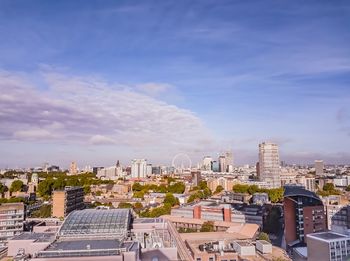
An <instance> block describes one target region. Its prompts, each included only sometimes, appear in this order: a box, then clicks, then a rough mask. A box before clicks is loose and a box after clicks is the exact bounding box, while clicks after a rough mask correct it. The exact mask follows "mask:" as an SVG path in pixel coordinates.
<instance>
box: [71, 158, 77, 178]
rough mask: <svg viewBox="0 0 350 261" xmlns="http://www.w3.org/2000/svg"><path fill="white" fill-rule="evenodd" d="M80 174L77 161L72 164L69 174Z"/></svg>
mask: <svg viewBox="0 0 350 261" xmlns="http://www.w3.org/2000/svg"><path fill="white" fill-rule="evenodd" d="M77 173H78V167H77V163H76V162H75V161H73V162H71V164H70V166H69V174H70V175H76V174H77Z"/></svg>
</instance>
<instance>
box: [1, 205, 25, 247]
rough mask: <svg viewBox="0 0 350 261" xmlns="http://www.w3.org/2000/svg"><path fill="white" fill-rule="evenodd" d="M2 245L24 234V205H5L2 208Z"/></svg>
mask: <svg viewBox="0 0 350 261" xmlns="http://www.w3.org/2000/svg"><path fill="white" fill-rule="evenodd" d="M0 219H1V230H0V244H1V245H4V244H6V243H7V240H8V239H10V238H12V237H14V236H16V235H19V234H22V233H23V222H24V205H23V203H4V204H1V206H0Z"/></svg>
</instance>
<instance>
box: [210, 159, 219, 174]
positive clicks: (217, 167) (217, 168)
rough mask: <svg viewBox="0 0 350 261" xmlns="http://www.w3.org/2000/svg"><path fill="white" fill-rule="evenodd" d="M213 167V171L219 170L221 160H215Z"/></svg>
mask: <svg viewBox="0 0 350 261" xmlns="http://www.w3.org/2000/svg"><path fill="white" fill-rule="evenodd" d="M211 169H212V171H213V172H219V162H217V161H216V160H214V161H213V162H212V164H211Z"/></svg>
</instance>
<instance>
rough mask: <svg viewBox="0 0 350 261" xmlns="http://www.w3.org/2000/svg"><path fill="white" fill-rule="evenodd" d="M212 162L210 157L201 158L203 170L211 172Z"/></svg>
mask: <svg viewBox="0 0 350 261" xmlns="http://www.w3.org/2000/svg"><path fill="white" fill-rule="evenodd" d="M212 161H213V159H212V158H211V157H210V156H205V157H204V158H203V164H202V167H203V170H211V162H212Z"/></svg>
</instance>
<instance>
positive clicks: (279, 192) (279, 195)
mask: <svg viewBox="0 0 350 261" xmlns="http://www.w3.org/2000/svg"><path fill="white" fill-rule="evenodd" d="M283 193H284V190H283V188H275V189H269V190H268V191H267V194H268V195H269V198H270V201H271V202H272V203H277V202H281V201H282V199H283Z"/></svg>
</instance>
